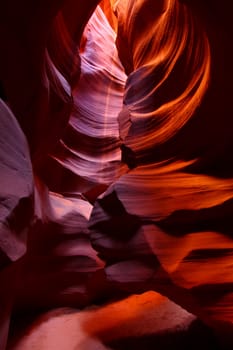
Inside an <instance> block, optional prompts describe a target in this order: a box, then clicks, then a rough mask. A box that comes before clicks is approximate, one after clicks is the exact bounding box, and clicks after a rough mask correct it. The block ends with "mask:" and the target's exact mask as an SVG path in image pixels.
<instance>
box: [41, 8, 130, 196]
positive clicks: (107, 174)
mask: <svg viewBox="0 0 233 350" xmlns="http://www.w3.org/2000/svg"><path fill="white" fill-rule="evenodd" d="M115 37H116V34H115V32H114V31H113V29H112V28H111V26H110V24H109V23H108V21H107V19H106V17H105V15H104V13H103V12H102V10H101V8H100V7H97V9H96V11H95V13H94V14H93V16H92V17H91V19H90V21H89V22H88V25H87V26H86V28H85V31H84V34H83V38H82V46H81V48H82V51H81V53H80V58H81V76H80V80H79V82H78V84H77V86H76V87H75V88H74V90H73V98H74V107H73V111H72V113H71V116H70V119H69V123H68V126H67V128H66V130H65V134H64V136H63V138H62V139H61V140H60V142H59V146H58V147H57V148H56V150H55V152H54V153H53V154H52V155H51V159H50V160H49V165H48V166H49V167H50V171H51V174H52V175H50V180H48V183H49V186H50V188H52V189H53V190H54V189H55V190H56V191H59V192H75V191H76V192H81V193H84V192H86V191H89V190H91V189H92V188H94V187H95V186H96V185H105V186H107V185H109V184H110V183H112V182H113V181H114V180H115V179H117V178H118V177H119V176H120V175H121V173H122V172H123V171H124V169H125V168H127V167H126V166H123V165H122V163H121V152H120V139H119V127H118V122H117V117H118V113H119V111H120V109H121V107H122V102H123V92H124V84H125V80H126V76H125V74H124V72H123V68H122V66H121V64H120V61H119V58H118V54H117V50H116V46H115ZM54 169H55V171H56V174H55V173H54ZM58 173H60V174H61V179H60V183H59V182H58V179H56V177H58V176H56V175H57V174H58ZM54 179H55V181H57V182H58V183H57V184H56V183H55V182H54ZM99 188H101V187H99ZM103 188H104V187H103Z"/></svg>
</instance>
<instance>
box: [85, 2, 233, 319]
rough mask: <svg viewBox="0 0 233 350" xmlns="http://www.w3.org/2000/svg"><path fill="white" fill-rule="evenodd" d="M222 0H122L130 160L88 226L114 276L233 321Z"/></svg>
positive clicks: (231, 163) (123, 125) (231, 161)
mask: <svg viewBox="0 0 233 350" xmlns="http://www.w3.org/2000/svg"><path fill="white" fill-rule="evenodd" d="M152 6H153V8H154V12H153V13H152V11H151V8H152ZM215 6H216V4H214V5H213V7H212V10H213V13H212V14H211V15H207V13H208V9H207V8H205V6H204V5H203V6H201V5H200V4H199V5H198V4H196V5H195V6H194V5H193V4H192V2H191V3H189V4H186V3H180V2H179V1H160V2H157V3H156V4H154V3H153V2H152V1H138V2H134V1H130V0H129V1H117V2H116V3H115V12H116V13H117V16H118V24H119V27H118V38H117V46H118V50H119V55H120V58H121V60H122V63H123V64H124V67H125V69H126V71H127V72H128V73H129V77H128V80H127V82H126V89H125V95H124V107H123V109H122V111H121V112H120V114H119V128H120V135H121V138H122V141H123V146H122V154H123V160H124V161H125V162H126V163H127V164H128V166H129V167H130V168H132V170H130V171H129V172H128V173H127V174H126V175H123V176H122V177H121V178H120V179H119V180H117V181H116V182H115V183H114V184H113V185H112V186H111V187H110V188H109V189H108V190H107V191H106V193H105V194H104V195H102V196H101V197H100V198H99V199H97V201H96V203H95V205H94V210H93V212H92V216H91V220H90V227H91V228H92V229H93V233H92V235H91V237H92V242H93V246H94V248H95V249H96V250H98V251H99V252H100V256H101V258H102V259H103V260H105V261H106V262H107V266H106V269H105V271H106V276H107V279H108V280H110V281H111V282H112V283H113V284H114V285H115V286H116V287H118V288H120V289H125V290H127V291H129V292H130V291H131V292H133V291H144V290H147V289H150V288H152V289H155V290H157V291H160V292H162V293H164V294H165V295H167V296H169V298H172V299H173V300H176V301H177V302H178V303H180V304H181V305H183V307H186V308H188V309H189V310H192V312H194V313H197V314H199V315H200V316H201V317H204V318H205V319H207V320H210V321H212V320H222V321H227V322H230V323H232V321H233V304H232V302H233V299H232V298H233V289H232V286H233V274H232V272H233V270H232V261H233V250H232V248H233V240H232V229H233V226H232V225H233V221H232V209H233V177H232V175H233V173H232V170H233V158H232V149H233V148H232V146H233V144H232V141H231V140H232V139H231V137H230V135H229V130H232V119H231V118H230V117H229V116H230V115H232V107H231V106H230V105H229V101H230V98H229V94H228V93H227V92H226V94H225V95H223V94H222V91H221V90H222V89H224V91H225V88H226V87H227V86H230V85H229V77H228V76H226V77H225V79H223V76H222V75H221V73H222V72H223V71H222V69H223V66H224V64H227V69H228V70H229V74H230V77H232V68H231V65H230V64H229V61H228V59H227V60H226V61H224V58H223V57H221V53H222V52H223V50H227V47H228V46H230V45H231V44H230V39H229V37H228V35H229V34H230V31H229V33H227V34H224V35H223V31H224V26H225V25H226V24H225V23H223V22H224V20H225V21H226V20H227V15H225V17H224V20H223V18H222V19H221V20H219V21H218V29H219V33H220V34H219V35H220V37H217V38H216V37H215V28H214V26H213V22H212V21H213V20H214V18H217V16H218V14H217V10H216V7H215ZM142 18H144V19H145V21H142ZM226 27H227V25H226ZM171 33H172V34H171ZM228 39H229V41H228ZM227 52H228V51H227ZM229 56H230V57H232V45H231V46H230V47H229ZM224 62H225V63H224ZM228 70H227V71H228ZM227 74H228V73H227ZM227 74H226V75H227ZM216 84H217V86H216ZM220 115H221V117H220ZM220 119H221V121H220ZM226 140H227V141H226ZM221 157H223V159H224V160H225V162H224V163H223V162H222V159H221Z"/></svg>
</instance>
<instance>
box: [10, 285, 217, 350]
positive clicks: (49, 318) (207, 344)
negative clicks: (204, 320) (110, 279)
mask: <svg viewBox="0 0 233 350" xmlns="http://www.w3.org/2000/svg"><path fill="white" fill-rule="evenodd" d="M16 325H17V321H16V323H15V325H14V328H12V332H11V335H12V341H11V343H10V345H9V348H8V349H11V350H21V349H22V350H29V349H32V348H33V349H35V350H36V349H38V350H39V349H40V350H47V349H51V350H52V349H57V350H65V349H69V350H73V349H79V350H97V349H98V350H104V349H116V350H117V349H122V350H123V349H128V350H131V349H134V350H135V349H148V350H149V349H155V348H156V349H171V347H172V348H173V349H183V350H186V349H195V348H197V347H199V346H200V347H201V346H202V347H204V348H205V349H211V350H212V349H219V348H218V343H217V342H216V339H215V338H214V336H213V334H211V331H210V330H209V329H208V328H206V327H205V326H204V325H203V324H201V323H200V322H199V321H198V320H197V319H196V318H195V316H193V315H192V314H190V313H188V312H187V311H185V310H183V309H182V308H181V307H179V306H178V305H177V304H175V303H173V302H171V301H169V300H168V299H167V298H165V297H163V296H161V295H160V294H157V293H153V292H147V293H144V294H142V295H140V296H139V295H138V296H136V295H133V296H131V297H129V298H125V299H122V300H121V301H117V302H116V301H115V302H112V303H109V304H107V305H103V306H101V307H100V306H92V307H91V308H88V309H84V310H82V311H78V310H75V309H65V308H64V309H57V310H54V311H50V312H48V313H46V314H43V315H41V316H40V317H38V318H37V319H36V320H35V321H34V322H33V323H32V325H30V326H26V325H24V326H22V325H21V330H20V332H18V333H17V328H16Z"/></svg>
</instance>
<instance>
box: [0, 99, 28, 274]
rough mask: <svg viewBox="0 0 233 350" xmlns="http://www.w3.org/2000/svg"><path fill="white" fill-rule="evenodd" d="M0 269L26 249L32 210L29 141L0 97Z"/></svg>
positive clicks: (17, 257)
mask: <svg viewBox="0 0 233 350" xmlns="http://www.w3.org/2000/svg"><path fill="white" fill-rule="evenodd" d="M0 123H1V128H0V145H1V147H0V176H1V181H0V269H1V268H2V267H4V266H5V265H6V264H8V263H10V262H14V261H16V260H18V259H19V258H20V257H21V256H22V255H23V254H24V253H25V251H26V231H27V229H28V226H29V224H30V221H31V219H32V216H33V212H34V208H33V207H34V198H33V193H34V183H33V174H32V167H31V160H30V155H29V149H28V144H27V141H26V139H25V136H24V134H23V132H22V130H21V129H20V127H19V124H18V122H17V121H16V119H15V117H14V116H13V114H12V112H11V111H10V109H9V108H8V107H7V105H6V104H5V103H4V102H3V101H0Z"/></svg>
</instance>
